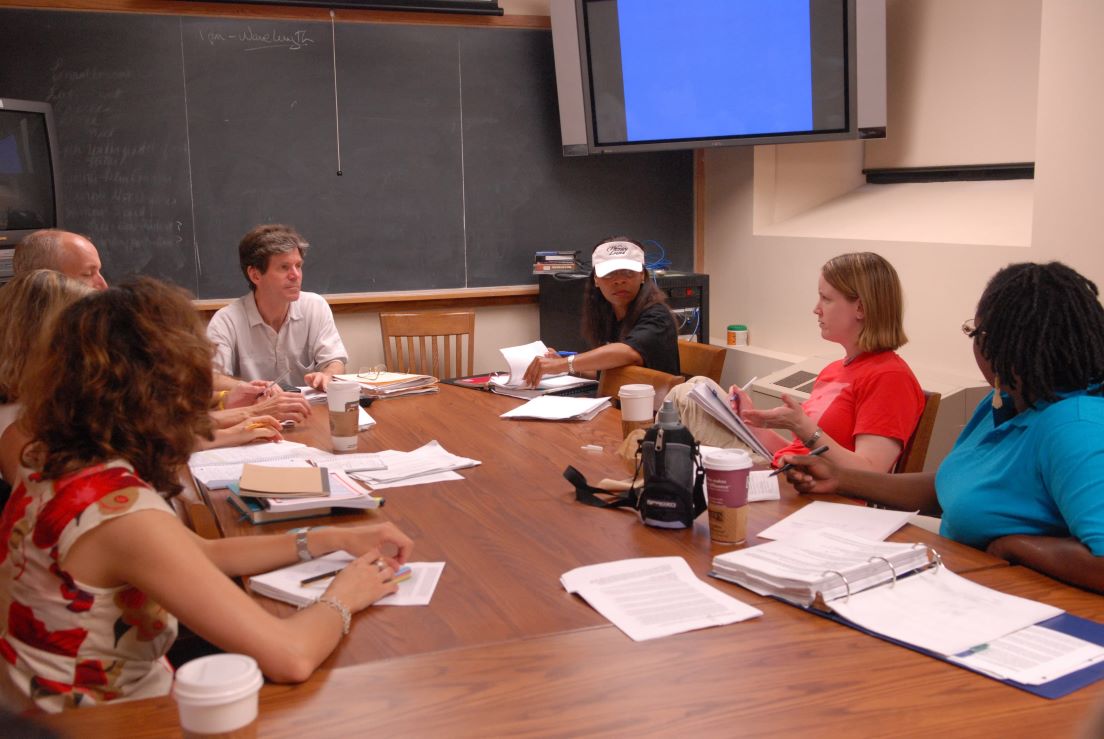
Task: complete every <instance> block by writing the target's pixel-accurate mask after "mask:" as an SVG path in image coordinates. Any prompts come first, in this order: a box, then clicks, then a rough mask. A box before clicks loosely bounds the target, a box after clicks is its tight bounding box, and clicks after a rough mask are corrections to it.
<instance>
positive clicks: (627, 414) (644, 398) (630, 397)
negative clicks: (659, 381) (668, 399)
mask: <svg viewBox="0 0 1104 739" xmlns="http://www.w3.org/2000/svg"><path fill="white" fill-rule="evenodd" d="M617 397H618V399H619V400H620V401H621V436H622V438H624V437H626V436H628V435H629V434H630V433H632V431H633V429H639V428H648V427H649V426H651V425H652V424H653V423H654V420H655V388H654V387H652V386H651V385H622V386H621V389H620V390H618V391H617Z"/></svg>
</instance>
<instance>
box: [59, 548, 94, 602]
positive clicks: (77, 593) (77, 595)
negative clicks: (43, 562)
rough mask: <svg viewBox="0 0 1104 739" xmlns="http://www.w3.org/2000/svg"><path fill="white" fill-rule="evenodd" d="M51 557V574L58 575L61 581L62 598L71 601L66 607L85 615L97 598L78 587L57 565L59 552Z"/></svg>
mask: <svg viewBox="0 0 1104 739" xmlns="http://www.w3.org/2000/svg"><path fill="white" fill-rule="evenodd" d="M51 557H52V558H53V560H54V563H53V564H52V565H50V572H51V573H52V574H53V575H56V576H57V578H58V579H59V580H61V585H60V586H59V590H61V597H62V598H65V600H67V601H69V605H68V606H66V608H68V609H69V610H70V611H72V612H73V613H84V612H85V611H87V610H89V609H91V608H92V603H93V602H95V596H94V595H92V593H89V592H88V591H86V590H81V589H80V588H78V587H77V583H76V582H75V581H74V580H73V577H72V575H70V574H69V573H68V572H66V571H65V570H63V569H61V567H59V566H58V564H57V552H56V551H55V552H52V553H51Z"/></svg>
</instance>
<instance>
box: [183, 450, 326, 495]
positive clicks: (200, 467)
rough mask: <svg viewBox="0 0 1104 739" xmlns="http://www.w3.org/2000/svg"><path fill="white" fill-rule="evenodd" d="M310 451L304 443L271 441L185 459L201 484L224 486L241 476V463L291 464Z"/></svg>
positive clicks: (305, 457)
mask: <svg viewBox="0 0 1104 739" xmlns="http://www.w3.org/2000/svg"><path fill="white" fill-rule="evenodd" d="M313 454H314V450H313V449H312V448H311V447H308V446H306V445H305V444H299V443H298V442H294V441H270V442H264V443H261V444H246V445H244V446H232V447H224V448H222V449H207V450H205V451H202V452H196V453H195V454H193V455H192V456H191V458H190V459H189V460H188V467H189V468H190V469H191V472H192V475H193V476H194V477H195V478H196V479H197V480H199V481H200V482H202V483H203V484H204V485H207V486H208V487H213V488H223V487H226V486H227V485H228V484H229V483H231V482H237V481H238V480H240V479H241V473H242V465H244V464H291V463H292V462H293V461H302V460H307V459H310V458H311V457H312V455H313Z"/></svg>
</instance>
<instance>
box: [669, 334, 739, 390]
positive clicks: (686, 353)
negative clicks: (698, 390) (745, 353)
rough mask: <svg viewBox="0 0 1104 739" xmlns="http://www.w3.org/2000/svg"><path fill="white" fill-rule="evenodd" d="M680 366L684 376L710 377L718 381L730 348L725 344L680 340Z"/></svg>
mask: <svg viewBox="0 0 1104 739" xmlns="http://www.w3.org/2000/svg"><path fill="white" fill-rule="evenodd" d="M678 353H679V367H680V369H681V370H682V376H683V377H685V378H686V379H690V378H691V377H708V378H709V379H710V380H712V381H713V382H716V383H718V384H719V383H720V381H721V371H722V370H723V369H724V363H725V357H726V356H727V355H728V350H727V349H725V348H724V347H723V346H713V345H712V344H702V343H699V342H697V341H679V343H678Z"/></svg>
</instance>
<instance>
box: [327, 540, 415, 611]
mask: <svg viewBox="0 0 1104 739" xmlns="http://www.w3.org/2000/svg"><path fill="white" fill-rule="evenodd" d="M398 567H399V566H398V564H397V563H396V562H395V560H393V559H391V558H389V557H384V556H383V555H382V554H381V553H380V551H379V550H378V549H371V550H368V551H367V552H365V553H364V554H362V555H360V556H359V557H357V558H356V559H354V560H353V561H352V562H350V563H349V564H347V565H345V567H344V569H342V570H341V572H339V573H337V576H336V577H334V579H333V582H332V583H330V586H329V587H328V588H326V595H328V596H331V597H334V598H337V599H338V600H339V601H341V602H342V603H343V604H345V607H346V608H348V609H349V610H350V611H352V612H353V613H357V612H358V611H363V610H364V609H365V608H367V607H368V606H370V605H372V604H373V603H375V602H376V601H377V600H379V599H380V598H382V597H384V596H385V595H390V594H391V593H394V592H395V591H396V590H398V589H399V584H398V583H397V582H392V581H391V578H392V577H394V576H395V571H396V570H397V569H398Z"/></svg>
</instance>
